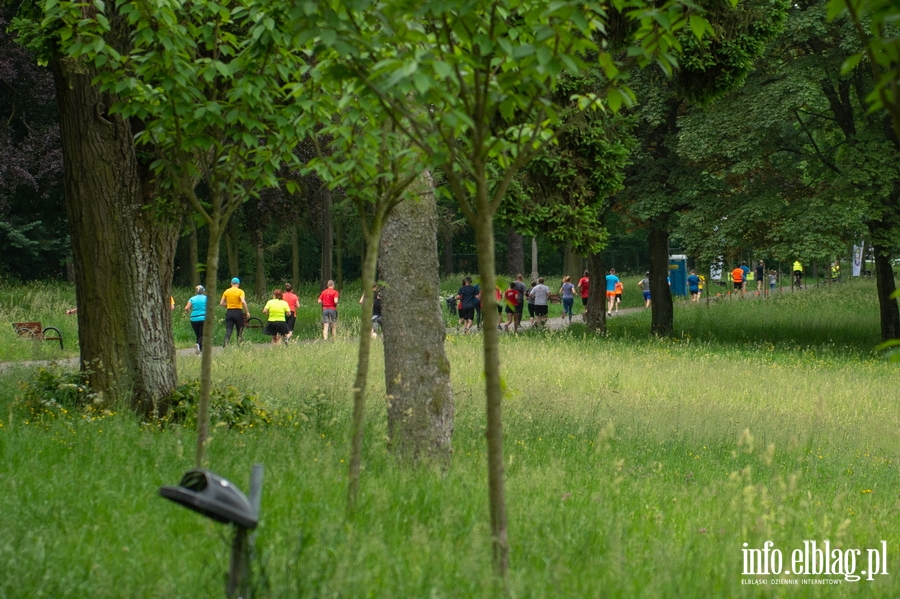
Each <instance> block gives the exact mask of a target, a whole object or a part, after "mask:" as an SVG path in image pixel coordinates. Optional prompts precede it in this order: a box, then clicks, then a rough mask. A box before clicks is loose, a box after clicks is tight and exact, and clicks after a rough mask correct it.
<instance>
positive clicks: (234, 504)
mask: <svg viewBox="0 0 900 599" xmlns="http://www.w3.org/2000/svg"><path fill="white" fill-rule="evenodd" d="M159 494H160V495H162V496H163V497H165V498H166V499H170V500H172V501H174V502H175V503H178V504H181V505H183V506H184V507H186V508H188V509H191V510H194V511H195V512H198V513H200V514H203V515H204V516H206V517H207V518H211V519H213V520H215V521H216V522H221V523H223V524H234V525H235V526H239V527H241V528H246V529H250V530H253V529H254V528H256V525H257V522H258V519H259V514H258V513H257V510H256V509H254V507H253V506H252V505H250V501H249V500H248V499H247V496H246V495H244V494H243V493H242V492H241V491H240V489H238V488H237V487H236V486H234V484H232V483H231V482H229V481H227V480H225V479H224V478H222V477H221V476H219V475H218V474H213V473H212V472H210V471H209V470H202V469H196V470H189V471H188V472H186V473H185V474H184V476H182V477H181V482H180V483H178V486H177V487H172V486H165V487H160V489H159Z"/></svg>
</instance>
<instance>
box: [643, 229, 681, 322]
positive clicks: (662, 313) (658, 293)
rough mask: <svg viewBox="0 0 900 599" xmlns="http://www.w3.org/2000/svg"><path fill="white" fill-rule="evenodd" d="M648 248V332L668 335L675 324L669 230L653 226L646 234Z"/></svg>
mask: <svg viewBox="0 0 900 599" xmlns="http://www.w3.org/2000/svg"><path fill="white" fill-rule="evenodd" d="M647 243H648V245H649V249H650V319H651V320H650V332H651V333H653V334H654V335H660V336H668V335H671V334H672V331H673V330H674V326H675V322H674V320H675V309H674V306H673V304H672V292H671V291H670V289H669V283H668V280H667V277H668V276H669V231H668V230H667V229H663V228H656V227H653V228H651V229H650V234H649V235H648V236H647Z"/></svg>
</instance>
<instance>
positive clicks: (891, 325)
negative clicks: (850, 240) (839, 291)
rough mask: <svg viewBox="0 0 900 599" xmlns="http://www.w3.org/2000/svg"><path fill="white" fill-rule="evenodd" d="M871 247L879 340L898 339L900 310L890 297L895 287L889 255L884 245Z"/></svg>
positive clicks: (899, 334) (894, 300) (895, 301)
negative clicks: (876, 291)
mask: <svg viewBox="0 0 900 599" xmlns="http://www.w3.org/2000/svg"><path fill="white" fill-rule="evenodd" d="M872 249H873V251H874V253H875V282H876V284H877V287H878V310H879V316H880V321H881V340H882V341H887V340H889V339H898V338H900V310H898V307H897V300H896V299H894V298H892V297H891V295H893V293H894V291H896V289H897V283H896V281H895V280H894V268H893V266H892V265H891V256H890V253H889V252H888V250H887V249H886V248H885V247H884V246H881V245H878V244H873V245H872Z"/></svg>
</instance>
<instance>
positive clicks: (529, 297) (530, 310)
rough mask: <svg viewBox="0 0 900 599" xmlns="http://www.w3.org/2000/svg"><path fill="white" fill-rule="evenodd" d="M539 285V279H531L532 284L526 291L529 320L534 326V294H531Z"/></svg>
mask: <svg viewBox="0 0 900 599" xmlns="http://www.w3.org/2000/svg"><path fill="white" fill-rule="evenodd" d="M535 287H537V281H531V286H530V287H528V291H527V292H526V293H525V298H526V301H527V302H528V322H529V323H530V324H531V326H534V316H535V312H534V296H533V295H531V291H532V290H533V289H534V288H535Z"/></svg>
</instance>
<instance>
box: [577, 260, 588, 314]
mask: <svg viewBox="0 0 900 599" xmlns="http://www.w3.org/2000/svg"><path fill="white" fill-rule="evenodd" d="M576 289H577V290H578V293H580V294H581V305H582V306H583V307H584V311H585V314H587V305H588V297H590V291H591V273H590V272H588V271H584V275H582V277H581V278H580V279H578V286H577V287H576ZM585 318H587V316H585Z"/></svg>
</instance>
